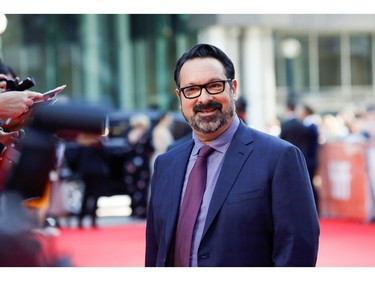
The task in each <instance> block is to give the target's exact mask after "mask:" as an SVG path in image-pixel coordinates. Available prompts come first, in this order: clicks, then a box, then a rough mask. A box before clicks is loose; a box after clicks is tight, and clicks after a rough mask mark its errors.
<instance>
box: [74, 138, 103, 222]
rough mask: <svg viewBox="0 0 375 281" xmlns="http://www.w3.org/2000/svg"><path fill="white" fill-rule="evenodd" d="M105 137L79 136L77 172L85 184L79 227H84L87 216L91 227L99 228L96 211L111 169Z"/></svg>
mask: <svg viewBox="0 0 375 281" xmlns="http://www.w3.org/2000/svg"><path fill="white" fill-rule="evenodd" d="M102 139H103V136H100V135H94V134H87V133H80V134H79V135H78V136H77V139H76V140H77V143H78V144H79V147H78V151H77V162H78V164H77V167H78V168H77V170H78V174H79V176H80V178H81V179H82V181H83V183H84V190H83V196H82V205H81V210H80V213H79V215H78V226H79V227H80V228H82V227H83V225H84V223H83V220H84V218H85V216H86V215H89V217H90V219H91V225H92V226H93V227H97V215H96V210H97V208H98V199H99V197H100V196H102V195H103V194H105V190H106V186H107V182H108V176H109V175H110V168H109V164H108V162H107V157H106V152H105V150H104V146H103V140H102Z"/></svg>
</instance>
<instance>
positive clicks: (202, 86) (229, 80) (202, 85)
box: [178, 78, 233, 99]
mask: <svg viewBox="0 0 375 281" xmlns="http://www.w3.org/2000/svg"><path fill="white" fill-rule="evenodd" d="M232 81H233V78H231V79H225V80H216V81H211V82H208V83H206V84H200V85H190V86H186V87H182V88H178V90H179V91H180V92H181V93H182V94H183V95H184V97H185V98H186V99H196V98H199V97H200V95H201V94H202V89H203V88H204V89H205V90H206V92H207V93H209V94H210V95H212V96H214V95H218V94H221V93H222V92H224V91H225V84H226V83H227V82H228V83H229V84H231V82H232ZM217 82H221V83H223V90H222V91H220V92H217V93H211V92H210V91H209V90H208V89H207V85H209V84H212V83H217ZM191 87H199V88H200V91H199V94H198V95H196V96H193V97H191V96H189V97H188V96H186V95H185V93H184V90H185V89H188V88H191Z"/></svg>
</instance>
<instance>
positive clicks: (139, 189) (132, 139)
mask: <svg viewBox="0 0 375 281" xmlns="http://www.w3.org/2000/svg"><path fill="white" fill-rule="evenodd" d="M130 127H131V128H130V130H129V132H128V134H127V141H128V143H129V148H130V149H128V152H127V153H126V157H125V162H124V177H125V178H124V182H125V185H126V190H127V192H128V194H129V196H130V197H131V204H130V207H131V209H132V213H131V216H133V217H135V218H140V219H145V218H146V215H147V205H148V187H149V183H150V178H151V169H150V161H151V157H152V155H153V153H154V146H153V144H152V126H151V120H150V118H149V117H148V116H147V115H146V114H144V113H138V114H135V115H133V116H132V117H131V118H130Z"/></svg>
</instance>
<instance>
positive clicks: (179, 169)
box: [165, 140, 194, 245]
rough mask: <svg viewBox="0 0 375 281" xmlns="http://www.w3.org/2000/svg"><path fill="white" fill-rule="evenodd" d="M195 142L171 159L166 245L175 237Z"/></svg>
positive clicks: (185, 146)
mask: <svg viewBox="0 0 375 281" xmlns="http://www.w3.org/2000/svg"><path fill="white" fill-rule="evenodd" d="M193 145H194V141H193V140H191V141H189V142H187V143H186V144H185V145H184V147H182V148H181V149H179V150H178V152H177V153H176V155H175V156H174V157H173V159H171V163H169V167H170V170H171V180H170V188H169V190H170V197H169V199H170V201H169V206H168V207H169V208H170V211H169V212H168V213H169V215H168V221H167V225H166V232H165V234H166V236H165V239H166V245H169V243H168V241H171V239H172V238H173V235H174V231H175V228H176V223H177V216H178V210H179V208H180V199H181V193H182V187H183V184H184V179H185V171H186V167H187V163H188V162H189V157H190V153H191V150H192V148H193Z"/></svg>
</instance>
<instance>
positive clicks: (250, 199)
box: [145, 44, 320, 267]
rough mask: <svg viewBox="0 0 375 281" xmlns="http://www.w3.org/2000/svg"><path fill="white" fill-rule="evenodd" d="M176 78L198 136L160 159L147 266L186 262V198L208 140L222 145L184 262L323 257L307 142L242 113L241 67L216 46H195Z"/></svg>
mask: <svg viewBox="0 0 375 281" xmlns="http://www.w3.org/2000/svg"><path fill="white" fill-rule="evenodd" d="M174 78H175V82H176V84H177V89H176V95H177V97H178V98H179V101H180V106H181V111H182V113H183V115H184V117H185V119H186V121H187V122H188V123H189V124H190V126H191V127H192V129H193V138H192V139H191V140H188V141H186V142H184V143H182V144H180V145H178V146H177V147H174V148H173V149H171V150H169V151H168V152H166V153H164V154H162V155H160V156H159V157H158V158H157V159H156V161H155V165H154V173H153V178H152V182H151V199H150V204H149V212H148V216H147V227H146V257H145V265H146V266H181V265H180V264H179V263H176V260H178V259H176V258H178V257H176V253H177V254H178V251H176V249H178V248H179V247H180V245H179V244H178V243H181V242H178V241H180V240H178V239H176V229H177V226H178V223H179V213H180V212H181V211H180V206H181V202H182V200H183V197H184V194H185V189H186V186H187V179H188V177H189V173H190V171H191V170H192V166H193V165H194V162H195V160H196V158H197V153H198V151H199V149H200V148H201V147H202V146H204V145H208V146H210V147H212V148H214V152H213V153H211V154H210V156H208V160H207V181H206V188H205V192H204V196H203V199H202V202H201V207H200V211H199V214H198V217H197V219H196V222H195V228H194V231H193V238H192V243H191V248H190V253H189V255H188V257H190V260H189V262H188V265H182V266H202V267H203V266H208V267H227V266H236V267H250V266H255V267H261V266H267V267H271V266H315V264H316V259H317V254H318V244H319V234H320V227H319V221H318V216H317V212H316V208H315V204H314V198H313V193H312V187H311V184H310V181H309V176H308V172H307V168H306V164H305V161H304V159H303V155H302V153H301V151H300V150H299V149H298V148H297V147H295V146H293V145H291V144H290V143H288V142H286V141H283V140H281V139H279V138H277V137H274V136H271V135H268V134H265V133H262V132H260V131H257V130H255V129H252V128H249V127H248V126H247V125H245V124H244V123H243V122H242V121H241V120H240V119H239V117H238V116H237V114H236V109H235V101H236V100H237V93H236V91H237V85H238V84H237V80H236V79H235V70H234V66H233V63H232V61H231V60H230V59H229V58H228V57H227V55H226V54H225V53H223V52H222V51H221V50H220V49H218V48H217V47H215V46H212V45H207V44H199V45H196V46H194V47H193V48H192V49H191V50H190V51H188V52H187V53H185V54H184V55H183V56H182V57H181V58H180V59H179V60H178V62H177V65H176V69H175V74H174ZM259 98H261V97H259ZM186 239H187V238H186Z"/></svg>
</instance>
